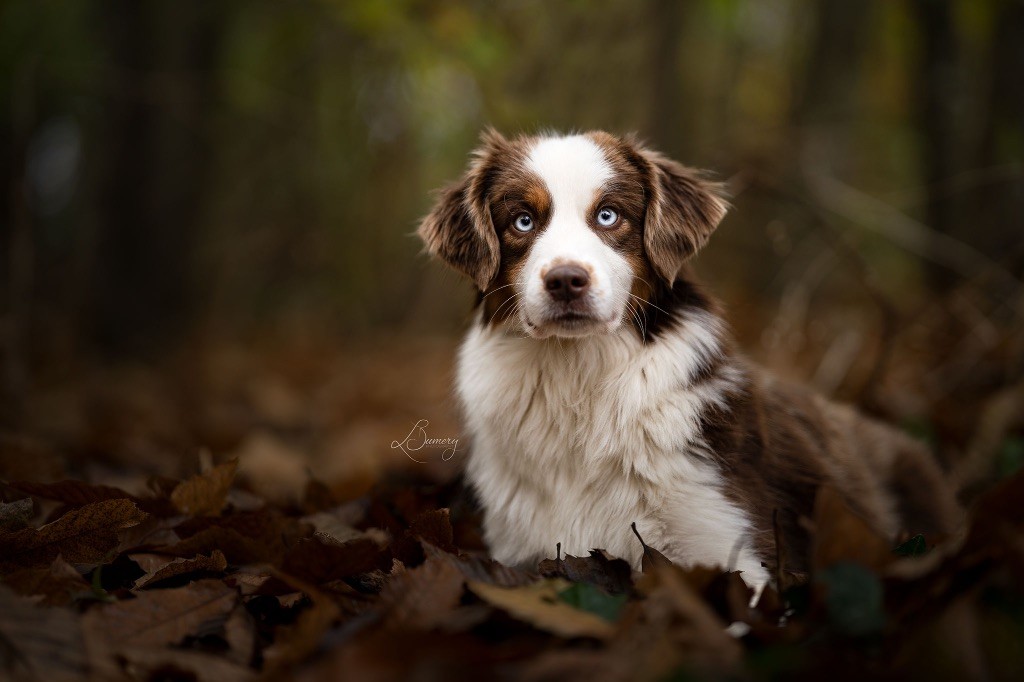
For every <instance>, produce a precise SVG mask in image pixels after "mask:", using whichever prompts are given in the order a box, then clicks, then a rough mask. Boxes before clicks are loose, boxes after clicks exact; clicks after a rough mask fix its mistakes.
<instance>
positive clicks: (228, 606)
mask: <svg viewBox="0 0 1024 682" xmlns="http://www.w3.org/2000/svg"><path fill="white" fill-rule="evenodd" d="M453 348H454V344H453V342H452V341H449V340H443V339H441V340H429V339H428V340H422V341H420V342H418V343H417V344H415V345H413V346H409V345H404V346H397V345H393V344H388V343H377V344H367V345H364V346H360V347H356V348H351V349H348V350H347V351H346V352H344V353H341V352H339V351H338V350H337V349H336V348H331V347H328V346H324V345H320V344H318V343H315V342H312V341H310V342H306V343H300V344H294V343H293V344H287V345H283V346H281V347H278V348H275V349H273V350H268V349H266V348H261V349H258V350H257V349H253V348H243V347H240V346H229V347H223V348H220V349H218V350H216V351H204V352H202V353H194V354H188V353H185V354H183V355H181V356H180V357H175V358H174V359H172V360H168V361H167V362H166V363H164V364H163V365H162V366H161V367H159V368H155V369H154V368H152V367H149V368H147V367H145V366H136V367H123V366H122V367H117V368H107V369H90V370H88V371H79V372H73V373H70V374H68V375H67V376H56V375H55V376H51V377H44V378H43V379H42V380H41V383H42V384H44V385H45V389H41V390H38V391H35V392H33V393H32V395H31V396H30V397H29V399H27V400H26V401H25V403H24V406H23V414H22V415H20V416H19V422H18V423H19V425H20V426H19V427H18V428H17V429H11V430H9V431H7V432H4V433H0V677H2V678H4V679H15V680H65V679H69V680H70V679H84V678H91V679H103V680H119V679H125V680H128V679H132V680H138V679H146V680H149V679H152V680H179V679H180V680H218V681H224V682H231V681H232V680H249V679H280V678H289V679H291V678H294V679H302V680H328V679H330V680H333V679H352V680H360V679H362V680H388V679H406V678H415V679H444V680H448V679H461V678H468V679H490V678H503V679H559V680H566V679H588V680H604V679H609V680H626V679H629V680H662V679H694V678H700V679H703V678H716V679H747V678H749V679H768V678H777V677H780V676H783V675H785V676H786V677H787V678H791V679H820V678H821V677H823V676H825V675H827V676H829V677H830V678H833V679H863V678H864V677H865V676H867V675H871V676H877V677H882V678H886V679H888V678H891V679H896V678H899V679H917V678H930V679H933V680H934V679H964V678H975V679H1011V678H1016V679H1019V678H1020V677H1021V675H1022V674H1024V649H1022V648H1021V646H1020V642H1022V641H1024V585H1022V583H1021V582H1020V580H1019V576H1020V575H1021V573H1022V571H1024V503H1022V500H1024V473H1016V474H1011V473H1010V472H1004V473H1005V474H1006V475H1004V476H1002V477H1001V480H998V481H995V483H994V484H991V482H990V485H987V486H985V488H986V489H985V490H984V491H980V492H978V494H975V495H972V499H971V500H970V504H969V507H970V511H969V516H968V521H967V522H966V524H965V528H964V531H963V533H962V534H960V535H958V536H956V537H951V538H924V537H921V536H918V537H914V538H908V539H906V541H905V542H902V543H901V544H899V545H898V546H892V545H891V544H890V543H888V542H886V541H885V540H883V539H881V538H879V537H876V536H875V535H874V534H873V533H872V532H871V531H870V530H869V529H868V528H867V527H866V526H865V525H864V524H863V523H862V522H861V521H860V520H859V519H858V518H857V517H856V516H854V515H853V514H852V513H851V512H849V510H848V509H846V508H845V506H844V505H843V504H842V502H841V501H839V499H838V497H837V496H835V495H834V494H833V493H832V492H831V491H827V490H826V491H823V493H822V494H821V495H820V496H819V499H818V500H817V504H816V508H815V514H814V518H811V519H806V520H805V521H806V523H807V524H809V527H810V528H812V531H813V534H814V551H813V557H812V561H811V569H810V571H809V572H808V573H806V574H803V573H796V572H793V571H787V570H785V566H784V565H783V567H782V570H780V571H779V572H778V576H777V578H778V581H779V589H778V590H776V589H773V588H768V590H767V591H766V592H765V594H764V595H763V596H762V598H761V599H760V601H759V602H758V604H757V605H756V606H754V607H751V606H749V600H750V596H751V594H750V591H749V590H748V589H747V587H746V586H745V584H744V583H743V581H742V579H741V578H740V576H739V574H738V573H734V572H727V571H721V570H712V569H708V568H700V567H698V568H694V569H688V570H687V569H683V568H680V567H678V566H674V565H672V564H670V563H669V562H668V561H667V560H665V559H664V557H662V556H661V555H660V553H659V552H658V551H657V548H656V547H646V546H645V547H644V550H645V551H644V562H643V570H642V571H640V572H634V571H631V570H630V567H629V566H628V564H626V563H625V562H624V561H622V560H621V559H618V558H616V557H612V556H609V555H608V554H607V553H605V552H603V551H602V550H601V549H600V548H594V550H593V551H592V552H591V553H590V555H589V556H586V557H571V556H566V555H562V554H561V553H560V551H559V550H558V549H557V548H556V547H552V548H551V549H552V551H551V557H550V559H548V560H546V561H544V562H542V563H541V564H540V565H538V566H537V567H535V569H533V570H522V569H519V568H511V567H507V566H502V565H500V564H498V563H496V562H494V561H492V560H490V559H489V558H488V557H487V554H486V548H485V546H484V544H483V542H482V540H481V536H480V527H479V521H480V519H479V515H478V514H477V512H476V511H475V510H474V509H473V508H472V506H471V505H470V504H469V503H468V502H467V498H466V496H465V495H463V494H462V491H461V487H460V482H459V475H458V474H459V470H460V467H461V464H462V463H463V462H464V460H465V455H466V447H467V446H468V444H466V443H464V442H460V443H458V444H457V445H455V446H454V448H455V450H454V452H452V453H450V454H449V453H448V452H447V451H446V449H445V447H451V446H450V445H449V446H445V447H439V448H434V449H430V448H427V449H424V450H420V451H406V450H403V449H402V448H401V447H396V445H400V444H401V443H402V442H403V439H404V438H405V437H406V435H407V434H408V433H409V432H410V430H411V429H412V428H414V427H415V426H416V425H417V424H419V423H421V422H423V421H426V422H428V423H427V424H426V425H424V426H423V428H424V429H425V430H426V431H427V432H428V435H429V437H431V438H439V439H454V438H459V431H458V424H457V420H456V418H455V411H454V409H453V406H452V402H451V400H450V398H449V394H450V382H451V363H452V353H453ZM637 542H638V544H639V543H641V542H642V540H641V538H640V537H639V536H638V538H637Z"/></svg>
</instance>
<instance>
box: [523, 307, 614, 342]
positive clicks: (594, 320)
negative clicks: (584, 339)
mask: <svg viewBox="0 0 1024 682" xmlns="http://www.w3.org/2000/svg"><path fill="white" fill-rule="evenodd" d="M523 324H524V326H525V327H526V332H527V333H528V334H529V335H530V336H534V337H536V338H546V337H549V336H587V335H590V334H595V333H599V332H603V331H605V330H606V327H607V326H608V324H607V321H606V320H604V319H602V318H600V317H599V316H597V315H596V314H594V313H592V312H589V311H583V310H556V311H552V312H551V313H550V314H549V315H546V316H545V317H544V318H543V319H540V320H536V321H534V320H531V319H530V318H529V317H528V316H527V315H526V314H525V313H524V315H523Z"/></svg>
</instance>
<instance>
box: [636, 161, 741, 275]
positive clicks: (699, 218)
mask: <svg viewBox="0 0 1024 682" xmlns="http://www.w3.org/2000/svg"><path fill="white" fill-rule="evenodd" d="M641 154H642V156H643V157H644V159H645V160H646V161H647V164H648V171H649V182H648V191H649V199H648V201H647V217H646V219H645V221H644V249H645V250H646V251H647V257H648V258H650V260H651V264H652V265H653V266H654V269H655V271H656V272H657V273H658V275H659V276H661V277H663V278H664V279H665V281H667V282H668V283H669V284H670V285H671V284H672V283H673V282H674V281H675V278H676V275H678V274H679V270H680V269H681V268H682V267H683V263H685V262H686V261H687V260H689V259H690V257H691V256H693V255H694V254H695V253H697V252H698V251H700V250H701V249H702V248H704V245H705V244H707V241H708V238H709V237H710V236H711V233H712V232H714V231H715V228H716V227H718V223H720V222H721V221H722V218H724V217H725V213H726V211H727V210H728V204H727V203H726V200H725V196H724V187H723V186H722V185H721V184H720V183H716V182H711V181H709V180H707V179H705V178H704V177H702V175H701V173H700V171H698V170H696V169H693V168H687V167H686V166H684V165H682V164H680V163H676V162H675V161H672V160H671V159H667V158H665V157H664V156H662V155H661V154H658V153H656V152H652V151H649V150H646V149H644V150H641Z"/></svg>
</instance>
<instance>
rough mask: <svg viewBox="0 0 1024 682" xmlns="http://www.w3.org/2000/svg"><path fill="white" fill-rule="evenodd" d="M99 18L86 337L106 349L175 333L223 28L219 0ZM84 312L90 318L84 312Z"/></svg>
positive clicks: (184, 310)
mask: <svg viewBox="0 0 1024 682" xmlns="http://www.w3.org/2000/svg"><path fill="white" fill-rule="evenodd" d="M107 7H108V9H107V11H105V12H103V13H102V14H101V15H100V16H99V17H98V20H99V21H100V22H101V24H102V30H103V32H104V35H105V38H106V42H107V44H108V45H109V62H110V71H111V74H112V78H111V79H110V83H111V86H112V87H111V89H110V90H109V91H108V92H107V93H106V94H107V98H106V101H105V102H104V104H105V108H104V111H103V121H102V123H101V126H102V128H101V132H100V140H101V143H100V144H99V145H97V148H98V149H103V150H105V151H106V154H107V156H106V158H105V159H102V160H101V166H100V170H99V173H100V177H99V179H98V183H97V184H98V190H97V194H98V197H97V204H98V205H97V232H96V243H95V244H94V248H95V251H94V254H95V261H94V263H93V269H92V271H93V281H92V287H91V289H92V290H91V305H90V306H88V308H89V310H88V312H87V315H88V313H89V312H91V316H90V317H91V322H92V324H93V325H94V326H93V328H92V337H93V340H94V343H95V345H96V347H97V350H99V351H100V352H101V353H102V354H105V355H119V356H120V355H144V354H148V353H149V352H151V351H153V350H157V349H158V347H159V346H160V345H161V344H162V343H164V342H165V340H168V339H171V338H181V336H182V332H183V331H184V329H183V327H184V326H185V325H187V324H188V322H189V317H190V313H191V312H192V310H193V306H194V302H195V301H194V291H193V288H192V285H191V282H190V280H189V278H190V276H191V274H192V273H191V269H190V264H191V261H192V256H193V253H192V252H193V247H194V245H195V241H196V239H195V237H196V232H197V229H198V227H199V222H200V219H201V215H202V208H203V204H204V195H205V183H206V176H207V169H208V166H209V163H210V161H211V158H212V155H211V152H212V148H213V144H212V142H213V141H212V140H211V139H209V133H208V131H209V130H210V128H211V126H210V123H211V121H210V118H211V114H212V112H213V110H214V107H215V105H216V98H217V92H218V86H219V83H218V80H217V75H218V74H217V69H216V65H217V59H218V55H219V48H220V42H221V37H222V32H223V26H222V19H223V17H222V13H221V10H219V9H218V8H217V6H216V3H200V4H191V3H183V4H177V3H168V4H163V3H147V2H136V1H135V0H122V1H120V2H116V3H112V4H110V5H108V6H107ZM87 319H88V318H87Z"/></svg>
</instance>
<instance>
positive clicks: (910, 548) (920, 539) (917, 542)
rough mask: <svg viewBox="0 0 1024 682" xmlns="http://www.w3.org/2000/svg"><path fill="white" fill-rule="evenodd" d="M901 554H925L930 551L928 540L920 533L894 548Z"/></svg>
mask: <svg viewBox="0 0 1024 682" xmlns="http://www.w3.org/2000/svg"><path fill="white" fill-rule="evenodd" d="M893 552H895V553H896V554H897V555H899V556H923V555H924V554H926V553H927V552H928V542H927V541H926V540H925V539H924V535H921V534H920V533H919V534H917V535H915V536H914V537H912V538H910V539H909V540H907V541H906V542H903V543H900V544H899V545H897V547H896V549H894V550H893Z"/></svg>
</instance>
